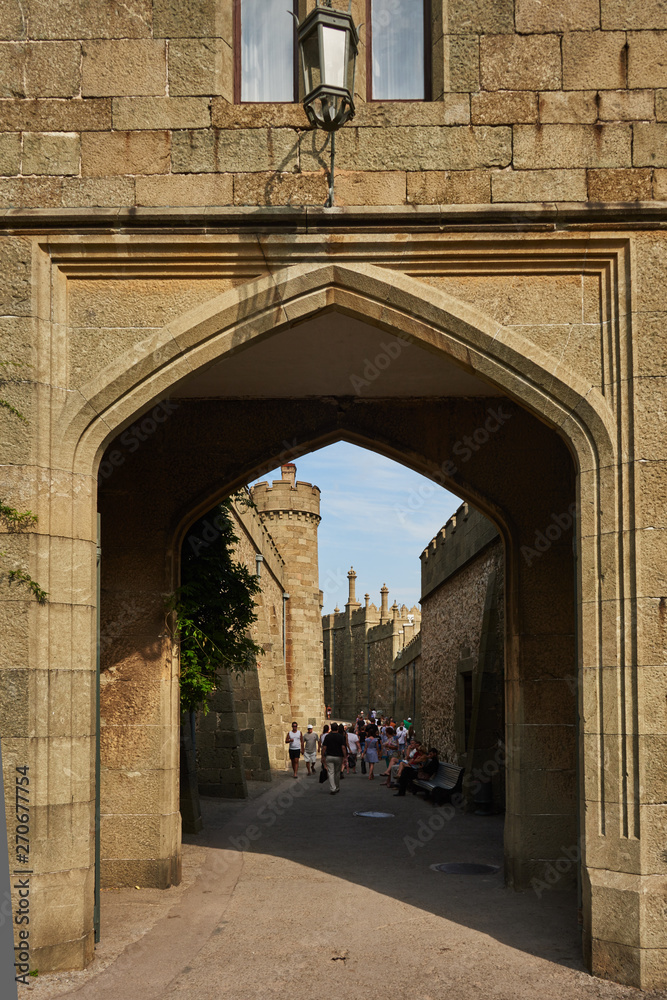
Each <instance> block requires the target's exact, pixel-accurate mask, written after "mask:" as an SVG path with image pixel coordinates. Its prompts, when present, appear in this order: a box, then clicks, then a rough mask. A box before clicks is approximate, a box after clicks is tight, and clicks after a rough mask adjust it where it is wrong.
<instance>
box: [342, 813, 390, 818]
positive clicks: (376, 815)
mask: <svg viewBox="0 0 667 1000" xmlns="http://www.w3.org/2000/svg"><path fill="white" fill-rule="evenodd" d="M352 815H353V816H364V817H365V818H366V819H391V818H392V817H393V816H394V813H379V812H354V813H352Z"/></svg>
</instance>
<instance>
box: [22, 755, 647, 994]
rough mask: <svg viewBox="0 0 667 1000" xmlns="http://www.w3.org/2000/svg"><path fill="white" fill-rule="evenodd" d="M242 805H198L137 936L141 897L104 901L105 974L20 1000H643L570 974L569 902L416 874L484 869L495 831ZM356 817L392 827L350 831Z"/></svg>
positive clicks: (313, 792)
mask: <svg viewBox="0 0 667 1000" xmlns="http://www.w3.org/2000/svg"><path fill="white" fill-rule="evenodd" d="M263 788H265V789H266V788H267V786H263ZM258 792H259V793H261V794H258V797H256V798H254V799H253V800H252V801H250V802H242V803H238V802H229V801H219V800H210V799H209V800H205V803H204V809H205V822H206V830H205V832H204V833H203V834H201V835H199V836H198V837H196V838H194V837H192V838H186V845H185V847H184V860H185V865H186V871H187V872H188V882H187V885H186V886H184V887H179V888H178V889H175V890H168V891H167V892H166V893H159V892H158V891H157V890H150V891H149V892H151V893H153V896H152V897H151V898H154V899H155V906H159V907H162V910H161V912H160V913H159V914H158V916H157V917H155V919H154V920H152V921H151V920H150V919H149V918H148V915H147V914H146V913H143V911H142V916H141V918H140V919H139V925H142V921H143V926H144V930H145V932H142V931H141V929H139V931H138V930H137V926H136V924H137V910H136V906H137V903H136V899H137V897H139V898H141V899H142V905H143V906H144V907H146V906H147V905H148V903H147V902H146V898H147V897H146V894H145V893H137V894H136V895H135V896H132V890H123V891H122V892H121V893H117V894H113V896H109V895H108V894H105V896H104V898H103V905H104V909H103V914H104V919H105V924H106V940H107V945H106V946H105V945H104V942H103V945H102V947H101V948H100V959H99V960H98V961H99V962H100V963H102V962H107V967H106V968H105V969H104V970H103V971H102V972H100V973H99V974H98V973H97V969H96V967H95V966H94V967H93V968H91V969H90V970H88V971H87V972H85V973H76V974H69V976H68V977H67V979H64V978H63V977H62V976H61V977H50V976H49V977H44V980H43V981H41V982H38V983H36V984H35V987H34V992H35V994H37V997H36V1000H41V997H49V996H71V997H76V1000H112V998H113V1000H137V998H138V1000H186V998H187V1000H209V998H216V1000H222V998H227V997H229V998H230V1000H232V998H233V1000H259V998H262V1000H264V998H272V997H276V998H284V997H286V996H287V995H288V994H289V996H290V997H291V996H318V995H320V994H322V992H323V991H326V992H327V993H328V992H329V991H333V992H334V993H335V994H336V995H337V996H342V995H343V993H344V994H346V995H347V996H358V995H359V994H360V993H365V992H366V991H372V993H373V996H376V995H378V994H381V993H383V992H385V991H386V992H387V993H388V994H390V996H391V998H392V1000H441V998H442V1000H444V998H446V1000H472V998H477V997H479V998H485V1000H488V998H493V1000H528V998H530V1000H535V998H539V1000H589V998H605V1000H630V998H632V1000H638V998H640V997H641V998H646V994H641V993H639V992H638V991H635V990H631V989H627V988H624V987H620V986H616V985H614V984H611V983H605V982H602V981H601V980H597V979H593V978H592V977H590V976H588V975H587V974H586V972H585V971H584V969H583V965H582V962H581V958H580V947H579V933H578V928H577V918H576V902H575V900H574V898H573V896H572V895H571V894H570V893H559V892H556V891H548V892H545V893H544V894H543V895H542V897H541V898H539V899H538V897H537V896H536V895H535V893H533V892H528V893H515V892H511V891H510V890H508V889H506V888H505V887H504V885H503V878H502V871H499V872H498V873H497V874H494V875H475V876H460V875H459V876H451V875H444V874H441V873H439V872H434V871H432V870H431V868H430V866H431V865H433V864H436V863H440V862H446V861H474V862H484V863H489V864H493V865H500V866H501V865H502V817H490V818H483V817H478V816H471V815H461V814H457V815H455V816H454V817H453V818H451V819H449V820H446V819H445V817H446V815H447V814H446V812H445V810H443V809H434V808H433V807H431V806H430V805H429V804H428V803H426V802H424V801H423V800H422V798H421V797H416V798H413V797H412V796H411V795H408V796H406V797H405V798H402V799H401V798H394V797H393V795H392V792H391V791H388V790H387V789H385V788H382V787H380V782H379V781H378V780H377V779H376V780H375V781H373V782H371V781H368V780H367V778H365V777H363V776H362V775H360V774H358V775H356V776H350V777H349V778H347V779H345V780H344V781H343V783H342V789H341V793H340V794H339V795H336V796H330V795H329V793H328V789H327V785H326V784H325V785H319V784H318V782H317V779H316V778H314V777H311V778H308V777H306V774H305V770H304V772H303V775H302V776H301V775H300V777H299V779H298V781H293V780H292V779H291V778H288V777H287V776H280V778H279V780H278V781H276V782H274V783H273V784H272V785H271V786H268V790H267V791H263V790H262V786H259V788H258V787H257V786H255V788H254V793H255V794H257V793H258ZM365 809H370V810H382V811H387V812H391V813H394V816H393V817H391V818H388V819H363V818H360V817H355V816H353V815H352V813H353V812H354V811H355V810H365ZM429 821H431V822H432V826H429V825H428V824H429ZM434 828H436V829H434ZM420 837H421V840H420ZM406 838H407V839H406ZM197 872H200V874H199V877H197ZM172 899H173V904H172V905H170V906H169V908H168V910H167V904H169V903H170V902H171V900H172ZM133 907H134V909H133ZM132 920H134V922H135V925H133V927H132V926H130V925H131V924H132ZM123 921H126V922H127V924H128V926H127V927H122V925H123ZM149 925H151V926H149ZM121 928H122V932H123V933H124V934H125V936H126V937H127V939H128V941H131V942H133V943H128V945H127V947H126V948H125V949H124V950H123V951H122V953H121V954H120V955H119V956H118V957H117V958H116V959H115V960H114V961H111V963H110V964H108V959H109V954H108V952H107V955H106V958H105V957H104V947H106V948H107V949H108V948H109V944H108V941H109V939H110V937H111V938H113V937H114V936H118V934H119V933H120V931H121ZM98 968H99V965H98ZM28 992H33V989H32V988H31V987H28V988H26V990H25V991H23V990H22V995H27V993H28Z"/></svg>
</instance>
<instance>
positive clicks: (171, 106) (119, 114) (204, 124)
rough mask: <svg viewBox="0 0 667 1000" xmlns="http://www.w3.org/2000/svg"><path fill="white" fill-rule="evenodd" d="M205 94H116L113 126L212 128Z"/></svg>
mask: <svg viewBox="0 0 667 1000" xmlns="http://www.w3.org/2000/svg"><path fill="white" fill-rule="evenodd" d="M210 124H211V111H210V107H209V102H208V100H207V99H206V98H205V97H115V98H114V99H113V126H114V128H117V129H126V130H128V131H131V130H133V129H171V128H175V129H180V128H208V126H209V125H210Z"/></svg>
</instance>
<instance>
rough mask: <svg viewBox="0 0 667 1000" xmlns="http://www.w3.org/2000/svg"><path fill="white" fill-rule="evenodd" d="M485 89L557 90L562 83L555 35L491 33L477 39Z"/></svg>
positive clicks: (558, 42) (558, 46)
mask: <svg viewBox="0 0 667 1000" xmlns="http://www.w3.org/2000/svg"><path fill="white" fill-rule="evenodd" d="M480 65H481V78H482V87H483V88H484V90H558V89H559V88H560V85H561V55H560V39H559V37H558V36H557V35H490V36H487V37H485V38H482V40H481V43H480Z"/></svg>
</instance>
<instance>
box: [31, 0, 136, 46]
mask: <svg viewBox="0 0 667 1000" xmlns="http://www.w3.org/2000/svg"><path fill="white" fill-rule="evenodd" d="M150 33H151V0H124V2H123V3H116V0H96V2H95V3H92V4H91V3H89V2H88V0H58V2H57V3H52V2H51V0H30V34H31V36H32V37H33V38H142V37H146V36H148V35H150Z"/></svg>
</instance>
